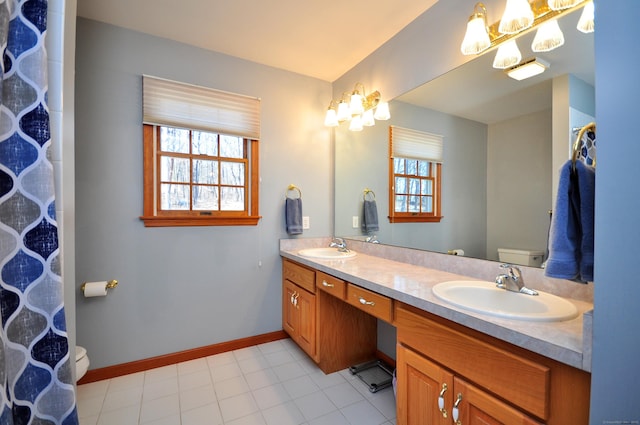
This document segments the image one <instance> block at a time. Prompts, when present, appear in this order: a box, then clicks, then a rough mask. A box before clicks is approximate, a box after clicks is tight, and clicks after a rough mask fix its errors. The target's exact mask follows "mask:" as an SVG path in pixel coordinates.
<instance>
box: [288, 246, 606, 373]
mask: <svg viewBox="0 0 640 425" xmlns="http://www.w3.org/2000/svg"><path fill="white" fill-rule="evenodd" d="M316 246H317V245H316ZM320 246H322V245H320ZM324 246H326V245H324ZM304 247H308V246H305V244H303V243H297V244H296V243H293V244H291V243H285V244H283V243H282V241H281V246H280V255H281V256H282V257H285V258H289V259H291V260H294V261H296V262H298V263H301V264H305V265H307V266H309V267H312V268H315V269H317V270H320V271H322V272H325V273H327V274H330V275H332V276H335V277H338V278H340V279H343V280H345V281H347V282H351V283H354V284H356V285H359V286H361V287H364V288H367V289H370V290H372V291H374V292H377V293H379V294H382V295H386V296H388V297H390V298H392V299H394V300H398V301H401V302H404V303H406V304H409V305H411V306H413V307H417V308H419V309H422V310H424V311H427V312H429V313H432V314H435V315H438V316H440V317H443V318H445V319H448V320H451V321H453V322H455V323H458V324H461V325H464V326H466V327H468V328H471V329H475V330H477V331H480V332H483V333H485V334H487V335H490V336H493V337H495V338H498V339H501V340H503V341H506V342H509V343H511V344H514V345H516V346H519V347H522V348H525V349H527V350H529V351H532V352H535V353H538V354H541V355H543V356H546V357H549V358H552V359H554V360H557V361H559V362H562V363H565V364H568V365H570V366H573V367H576V368H578V369H582V370H586V371H590V369H591V357H590V352H591V348H590V343H591V338H590V336H589V335H590V326H591V324H590V321H591V318H592V310H593V304H592V303H590V302H588V301H584V300H578V299H571V298H566V297H565V299H568V300H569V301H570V302H572V303H573V304H575V306H576V307H577V309H578V312H579V314H578V317H576V318H575V319H572V320H566V321H560V322H532V321H524V320H513V319H503V318H499V317H493V316H489V315H485V314H481V313H475V312H472V311H468V310H465V309H462V308H458V307H456V306H454V305H452V304H449V303H447V302H445V301H442V300H440V299H439V298H437V297H436V296H435V295H434V294H433V292H432V287H433V286H434V285H436V284H438V283H441V282H445V281H451V280H461V279H469V278H470V276H465V275H462V274H456V273H451V272H448V271H443V270H438V269H435V268H428V267H424V266H422V265H415V264H410V263H406V262H402V261H397V260H392V259H388V258H384V257H380V256H374V255H369V254H366V253H362V252H358V251H357V250H356V252H358V254H357V255H356V256H355V257H353V258H348V259H341V260H322V259H314V258H307V257H302V256H300V255H298V251H299V250H300V249H302V248H304ZM471 278H472V279H473V277H471ZM585 329H586V330H585ZM585 334H589V335H587V336H586V337H585Z"/></svg>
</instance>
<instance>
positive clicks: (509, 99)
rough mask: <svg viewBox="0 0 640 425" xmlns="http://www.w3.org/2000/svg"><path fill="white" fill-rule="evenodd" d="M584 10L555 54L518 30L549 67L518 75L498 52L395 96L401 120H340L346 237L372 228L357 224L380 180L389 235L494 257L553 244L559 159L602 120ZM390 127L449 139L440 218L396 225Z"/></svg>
mask: <svg viewBox="0 0 640 425" xmlns="http://www.w3.org/2000/svg"><path fill="white" fill-rule="evenodd" d="M579 15H580V10H578V11H575V12H573V13H571V14H568V15H566V16H564V17H562V18H561V20H560V26H561V28H562V30H563V32H564V36H565V44H564V45H563V46H562V47H559V48H557V49H555V50H553V51H551V52H546V53H536V54H534V53H532V52H531V49H530V46H531V42H532V40H533V36H534V32H533V31H532V32H529V33H527V34H524V35H522V36H520V37H519V38H518V39H517V40H518V41H517V42H518V46H519V48H520V50H521V52H522V55H523V58H525V59H526V58H529V57H533V56H537V57H540V58H542V59H544V60H545V61H546V62H549V63H550V67H549V68H548V69H547V70H546V71H545V72H544V73H543V74H541V75H538V76H536V77H533V78H530V79H527V80H523V81H516V80H513V79H511V78H509V77H508V76H507V75H506V74H505V73H504V72H503V71H501V70H498V69H494V68H493V67H492V62H493V57H494V55H495V50H494V51H489V52H487V53H485V54H483V55H481V56H479V57H477V58H474V59H473V60H471V61H469V62H467V63H465V64H464V65H462V66H460V67H459V68H457V69H454V70H451V71H449V72H448V73H446V74H444V75H442V76H440V77H439V78H436V79H435V80H433V81H430V82H428V83H426V84H425V85H423V86H421V87H417V88H415V89H414V90H411V91H410V92H408V93H405V94H403V95H401V96H399V97H398V98H396V99H393V100H392V101H391V103H390V109H391V114H392V118H391V120H390V121H382V122H377V123H376V125H375V126H374V127H368V128H367V127H366V128H365V129H364V130H363V131H362V132H350V131H349V130H348V129H347V128H346V127H345V125H344V124H343V125H342V126H340V127H338V128H336V133H335V186H336V187H335V235H336V236H343V237H353V238H358V239H363V238H366V237H368V236H371V234H365V233H363V232H362V230H361V229H360V227H359V226H354V224H355V223H354V217H357V221H358V222H360V220H361V219H362V205H363V195H364V192H363V191H364V190H365V189H370V190H371V191H373V193H374V194H375V200H376V203H377V208H378V216H379V227H380V228H379V230H378V231H377V232H375V235H376V237H377V239H378V240H379V241H380V243H383V244H390V245H396V246H404V247H410V248H416V249H424V250H431V251H438V252H445V253H446V252H448V251H450V250H462V251H464V255H466V256H470V257H476V258H483V259H488V260H497V259H498V255H497V252H498V248H508V249H522V250H536V251H543V252H544V251H545V250H546V246H547V234H548V229H549V223H550V211H551V210H552V207H553V202H554V198H555V196H554V192H555V187H554V180H555V179H556V177H555V176H556V175H557V172H558V168H559V167H560V165H561V164H562V163H563V162H564V161H566V160H567V159H568V158H569V157H570V151H571V145H572V143H573V140H574V138H575V135H574V133H573V129H574V128H577V127H579V126H582V125H584V124H586V123H588V122H590V121H593V120H594V119H595V95H594V87H593V86H594V75H593V69H594V55H593V52H594V46H593V34H583V33H581V32H579V31H578V30H577V29H576V24H577V21H578V18H579ZM460 36H461V37H462V34H460ZM417 54H421V55H425V54H428V52H419V53H417ZM389 125H395V126H400V127H407V128H412V129H416V130H422V131H426V132H430V133H436V134H440V135H442V136H444V160H443V180H442V214H443V216H444V218H443V219H442V221H441V222H440V223H408V224H407V223H394V224H390V223H389V221H388V219H387V215H388V209H389V193H388V192H389V191H388V186H389V183H388V180H389V177H388V155H389V146H388V133H389Z"/></svg>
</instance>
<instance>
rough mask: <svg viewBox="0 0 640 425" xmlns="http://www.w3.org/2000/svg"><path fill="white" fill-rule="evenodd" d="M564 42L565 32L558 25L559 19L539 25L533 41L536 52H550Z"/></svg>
mask: <svg viewBox="0 0 640 425" xmlns="http://www.w3.org/2000/svg"><path fill="white" fill-rule="evenodd" d="M563 44H564V34H562V30H561V29H560V25H558V20H557V19H553V20H551V21H546V22H544V23H543V24H541V25H540V26H539V27H538V31H536V36H535V37H534V38H533V43H531V50H533V51H534V52H549V51H551V50H553V49H555V48H558V47H560V46H562V45H563Z"/></svg>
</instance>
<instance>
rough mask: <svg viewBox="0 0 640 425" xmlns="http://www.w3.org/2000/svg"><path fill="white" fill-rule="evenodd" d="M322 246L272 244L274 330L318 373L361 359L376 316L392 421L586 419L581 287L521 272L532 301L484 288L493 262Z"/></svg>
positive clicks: (585, 313)
mask: <svg viewBox="0 0 640 425" xmlns="http://www.w3.org/2000/svg"><path fill="white" fill-rule="evenodd" d="M330 242H331V240H330V239H327V238H318V239H286V240H282V241H281V242H280V254H281V256H282V259H283V274H282V276H283V304H282V307H283V328H284V330H285V331H286V332H287V333H288V334H289V335H290V336H291V337H292V339H293V340H294V341H296V342H297V343H298V344H299V345H300V347H301V348H302V349H303V350H304V351H305V352H306V353H307V354H308V355H309V356H310V357H311V358H312V359H313V360H314V361H315V362H316V363H317V364H318V365H319V367H320V368H321V369H322V370H323V371H324V372H325V373H332V372H335V371H338V370H341V369H345V368H347V367H349V366H352V365H355V364H359V363H362V362H365V361H369V360H372V359H373V358H374V357H375V356H376V354H377V324H378V320H382V321H384V322H387V323H389V324H391V325H392V326H395V328H396V330H397V341H396V342H397V345H396V353H395V354H396V368H397V382H398V385H397V423H398V424H403V425H404V424H416V425H418V424H420V425H424V424H450V423H454V424H470V423H487V424H494V423H495V424H498V423H503V424H516V423H518V424H568V423H571V424H586V423H588V415H589V388H590V373H589V371H590V352H591V350H590V341H591V340H590V337H589V335H590V334H591V330H590V326H591V317H592V316H591V314H592V309H593V304H592V302H591V300H592V293H591V292H590V291H591V290H592V289H591V288H590V287H589V286H587V285H581V284H575V283H573V282H568V281H563V280H556V279H546V278H544V277H543V276H542V273H541V271H540V270H535V269H530V268H523V276H524V278H525V279H527V286H528V287H531V288H532V289H533V290H535V291H537V292H538V293H539V295H537V296H534V295H526V294H520V293H515V292H511V291H507V290H505V289H500V288H496V287H495V283H491V281H493V279H494V278H495V276H496V275H497V274H498V273H500V272H501V271H502V270H500V269H498V267H497V263H489V262H486V261H482V260H474V259H469V258H453V256H447V255H442V254H435V253H426V252H422V251H415V250H409V249H404V248H395V247H389V246H383V245H377V244H367V243H364V242H362V243H360V242H358V241H353V242H350V243H349V245H350V246H349V248H351V249H350V250H349V251H340V250H338V249H336V248H328V246H329V243H330ZM444 270H447V271H444ZM452 271H453V272H452ZM490 273H492V274H493V277H490V275H489V274H490ZM488 281H489V282H488Z"/></svg>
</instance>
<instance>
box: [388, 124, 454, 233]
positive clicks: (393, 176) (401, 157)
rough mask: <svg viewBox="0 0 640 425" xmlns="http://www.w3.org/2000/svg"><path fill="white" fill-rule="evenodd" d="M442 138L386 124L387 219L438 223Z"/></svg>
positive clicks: (399, 221)
mask: <svg viewBox="0 0 640 425" xmlns="http://www.w3.org/2000/svg"><path fill="white" fill-rule="evenodd" d="M442 150H443V138H442V136H440V135H437V134H432V133H427V132H424V131H418V130H412V129H408V128H403V127H397V126H390V127H389V222H391V223H412V222H439V221H440V220H441V219H442V212H441V205H442V199H441V192H442V191H441V185H442Z"/></svg>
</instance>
